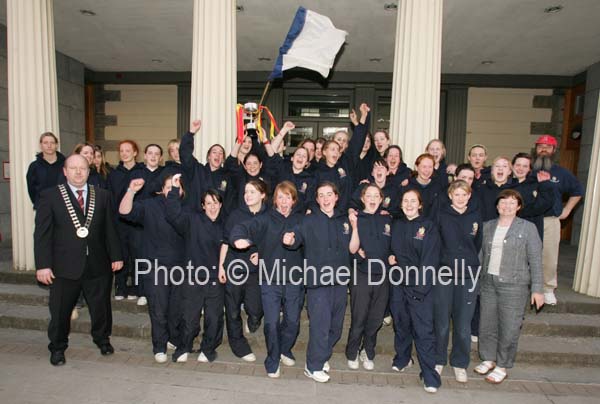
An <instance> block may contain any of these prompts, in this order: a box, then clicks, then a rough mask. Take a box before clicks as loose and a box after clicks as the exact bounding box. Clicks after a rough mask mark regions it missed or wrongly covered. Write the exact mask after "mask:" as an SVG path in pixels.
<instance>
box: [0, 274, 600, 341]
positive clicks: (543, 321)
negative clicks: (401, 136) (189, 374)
mask: <svg viewBox="0 0 600 404" xmlns="http://www.w3.org/2000/svg"><path fill="white" fill-rule="evenodd" d="M0 301H3V302H6V303H12V304H17V305H26V306H46V305H47V304H48V290H47V289H43V288H40V287H38V286H35V285H26V284H7V283H0ZM112 308H113V311H114V312H121V313H124V314H133V315H139V316H141V319H140V321H143V322H144V321H149V320H148V315H147V312H148V308H147V307H144V306H138V305H136V303H135V301H127V300H122V301H115V300H113V301H112ZM84 312H87V310H85V309H84V310H82V313H84ZM344 325H345V327H346V328H348V327H349V326H350V308H349V307H348V309H347V311H346V317H345V321H344ZM301 327H303V328H307V327H308V316H307V313H306V310H304V311H303V312H302V321H301ZM385 328H386V327H384V329H385ZM522 332H523V334H524V335H537V336H560V337H600V316H598V315H593V314H567V313H547V312H545V311H542V312H540V313H538V314H536V313H535V312H534V311H530V312H528V313H527V315H526V318H525V323H524V325H523V330H522Z"/></svg>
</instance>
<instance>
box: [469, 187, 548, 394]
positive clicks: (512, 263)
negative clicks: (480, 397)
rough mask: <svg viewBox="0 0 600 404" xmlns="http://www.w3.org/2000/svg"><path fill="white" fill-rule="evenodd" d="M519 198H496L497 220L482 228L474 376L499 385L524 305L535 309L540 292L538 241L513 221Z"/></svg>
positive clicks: (513, 194) (531, 229) (506, 193)
mask: <svg viewBox="0 0 600 404" xmlns="http://www.w3.org/2000/svg"><path fill="white" fill-rule="evenodd" d="M522 207H523V199H522V197H521V195H520V194H519V193H518V192H517V191H515V190H512V189H506V190H503V191H501V192H500V193H499V194H498V198H497V199H496V209H498V213H499V217H498V219H494V220H490V221H489V222H485V223H484V224H483V242H482V247H481V260H480V261H481V262H482V271H481V320H480V331H479V356H480V357H481V359H482V360H483V362H481V363H480V364H479V365H478V366H477V367H476V368H475V372H476V373H479V374H481V375H485V374H487V373H488V372H490V371H491V373H490V374H489V375H487V377H486V378H485V380H486V381H487V382H489V383H493V384H498V383H502V382H503V381H504V379H506V377H507V374H506V369H507V368H512V367H513V363H514V360H515V356H516V354H517V344H518V341H519V335H520V330H521V323H522V322H523V316H524V314H525V306H526V304H527V301H528V299H529V298H530V296H531V298H530V299H531V304H535V305H536V307H537V308H538V309H539V308H540V307H542V306H543V304H544V294H543V293H542V286H543V279H542V278H543V276H542V242H541V240H540V236H539V235H538V232H537V230H536V227H535V225H534V224H533V223H531V222H528V221H526V220H524V219H521V218H519V217H517V212H518V211H519V210H520V209H521V208H522Z"/></svg>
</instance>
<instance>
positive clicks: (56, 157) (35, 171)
mask: <svg viewBox="0 0 600 404" xmlns="http://www.w3.org/2000/svg"><path fill="white" fill-rule="evenodd" d="M57 148H58V138H57V137H56V136H54V134H53V133H52V132H46V133H42V135H41V136H40V149H41V150H42V151H41V152H40V153H38V154H37V155H36V156H35V160H34V161H33V162H32V163H31V164H30V165H29V168H28V169H27V192H29V198H30V199H31V203H33V209H36V208H37V203H38V197H39V195H40V192H42V191H43V190H44V189H47V188H51V187H54V186H56V185H58V184H60V183H61V182H62V181H63V180H64V174H63V167H64V165H65V156H63V155H62V154H61V153H60V152H58V151H56V149H57ZM113 206H114V205H113Z"/></svg>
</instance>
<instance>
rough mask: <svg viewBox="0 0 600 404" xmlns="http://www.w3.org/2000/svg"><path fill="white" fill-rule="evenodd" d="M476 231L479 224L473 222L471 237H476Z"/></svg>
mask: <svg viewBox="0 0 600 404" xmlns="http://www.w3.org/2000/svg"><path fill="white" fill-rule="evenodd" d="M477 230H479V223H477V222H474V223H473V230H471V235H472V236H476V235H477Z"/></svg>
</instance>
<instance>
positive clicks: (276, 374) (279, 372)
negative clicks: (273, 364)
mask: <svg viewBox="0 0 600 404" xmlns="http://www.w3.org/2000/svg"><path fill="white" fill-rule="evenodd" d="M267 376H268V377H270V378H271V379H277V378H279V376H281V367H277V370H276V371H275V373H267Z"/></svg>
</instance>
